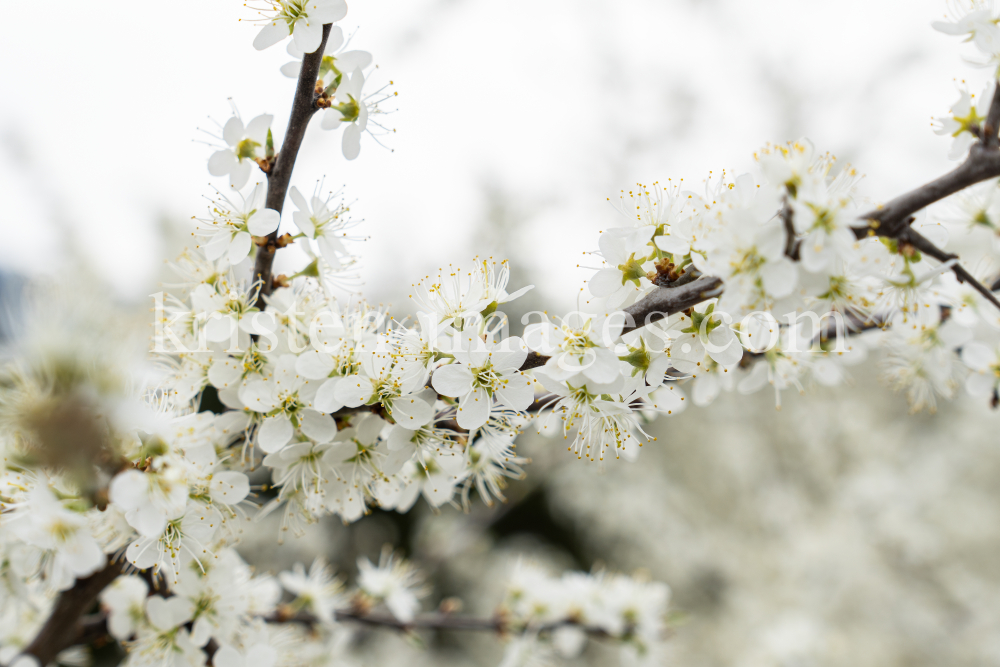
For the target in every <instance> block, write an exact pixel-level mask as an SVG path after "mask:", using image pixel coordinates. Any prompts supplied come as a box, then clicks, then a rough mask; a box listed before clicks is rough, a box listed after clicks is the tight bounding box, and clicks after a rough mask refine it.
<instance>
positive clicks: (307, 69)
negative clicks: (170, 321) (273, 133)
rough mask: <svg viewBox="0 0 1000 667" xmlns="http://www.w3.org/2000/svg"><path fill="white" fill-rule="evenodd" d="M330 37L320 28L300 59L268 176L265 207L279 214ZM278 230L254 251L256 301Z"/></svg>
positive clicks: (264, 287) (263, 291)
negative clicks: (282, 133) (314, 45)
mask: <svg viewBox="0 0 1000 667" xmlns="http://www.w3.org/2000/svg"><path fill="white" fill-rule="evenodd" d="M329 36H330V25H325V26H323V40H322V41H321V42H320V45H319V48H317V49H316V50H315V51H313V52H312V53H308V54H306V55H305V57H304V58H303V59H302V69H301V70H300V71H299V82H298V84H297V85H296V87H295V98H294V99H293V100H292V113H291V116H290V117H289V119H288V128H287V129H286V130H285V139H284V141H283V142H282V144H281V150H280V151H278V155H277V157H276V159H275V162H274V166H273V167H272V168H271V170H270V172H269V173H268V174H267V203H266V204H265V206H267V208H270V209H274V210H275V211H277V212H278V213H281V210H282V208H283V207H284V205H285V197H286V195H287V194H288V184H289V182H290V181H291V178H292V170H293V169H294V168H295V158H296V157H298V154H299V147H300V146H301V145H302V139H303V137H304V136H305V134H306V127H308V125H309V119H311V118H312V116H313V114H314V113H316V111H317V110H318V109H319V107H317V106H316V98H317V95H316V79H317V77H318V76H319V67H320V64H321V63H322V62H323V51H324V50H325V49H326V40H327V38H328V37H329ZM277 241H278V230H274V231H273V232H272V233H271V234H269V235H268V236H267V243H266V244H265V245H263V246H261V247H260V248H258V250H257V261H256V262H255V263H254V267H253V275H254V279H258V278H259V279H260V281H261V285H260V293H259V294H258V296H257V298H258V299H260V298H261V297H263V296H267V295H268V294H270V293H271V287H272V283H271V266H272V265H273V264H274V255H275V253H276V252H277V251H278V244H277Z"/></svg>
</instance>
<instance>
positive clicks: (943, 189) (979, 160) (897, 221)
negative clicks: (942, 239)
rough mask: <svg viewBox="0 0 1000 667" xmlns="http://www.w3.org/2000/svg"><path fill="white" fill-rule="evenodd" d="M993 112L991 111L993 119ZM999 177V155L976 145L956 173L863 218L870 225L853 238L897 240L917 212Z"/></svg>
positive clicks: (858, 228) (881, 207)
mask: <svg viewBox="0 0 1000 667" xmlns="http://www.w3.org/2000/svg"><path fill="white" fill-rule="evenodd" d="M993 111H994V109H993V107H991V108H990V114H991V115H992V114H993ZM997 113H998V114H1000V111H997ZM997 176H1000V151H998V150H997V149H996V148H987V147H986V146H984V145H983V144H981V143H976V144H973V146H972V148H970V149H969V156H968V157H967V158H966V159H965V162H963V163H962V164H960V165H959V166H958V167H957V168H956V169H954V170H952V171H950V172H948V173H947V174H945V175H944V176H941V177H940V178H937V179H934V180H933V181H931V182H930V183H926V184H924V185H922V186H920V187H919V188H917V189H915V190H911V191H910V192H907V193H906V194H903V195H900V196H899V197H896V198H895V199H893V200H891V201H890V202H889V203H887V204H884V205H882V206H880V207H879V208H876V209H874V210H872V211H869V212H868V213H865V214H864V215H862V216H861V218H862V220H866V221H867V223H868V224H866V225H864V226H859V227H855V228H854V235H855V236H856V237H857V238H859V239H861V238H865V237H866V236H871V235H873V234H876V235H878V236H889V237H897V236H899V233H900V232H901V231H902V229H903V228H904V227H906V226H907V224H908V220H909V219H910V216H912V215H913V214H914V213H916V212H917V211H920V210H922V209H924V208H926V207H927V206H930V205H931V204H933V203H934V202H937V201H940V200H942V199H944V198H945V197H948V196H950V195H953V194H955V193H956V192H959V191H961V190H964V189H965V188H967V187H969V186H971V185H975V184H976V183H981V182H982V181H986V180H989V179H991V178H996V177H997Z"/></svg>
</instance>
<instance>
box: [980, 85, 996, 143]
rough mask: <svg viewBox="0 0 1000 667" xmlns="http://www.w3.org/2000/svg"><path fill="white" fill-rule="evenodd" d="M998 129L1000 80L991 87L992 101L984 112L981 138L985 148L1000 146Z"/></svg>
mask: <svg viewBox="0 0 1000 667" xmlns="http://www.w3.org/2000/svg"><path fill="white" fill-rule="evenodd" d="M998 130H1000V81H998V82H997V83H996V84H995V85H994V87H993V101H992V102H991V103H990V110H989V112H987V114H986V125H985V126H984V127H983V134H984V136H983V137H982V138H981V140H982V141H983V143H984V145H985V146H986V147H987V148H993V149H996V148H998V147H1000V142H998V139H997V131H998Z"/></svg>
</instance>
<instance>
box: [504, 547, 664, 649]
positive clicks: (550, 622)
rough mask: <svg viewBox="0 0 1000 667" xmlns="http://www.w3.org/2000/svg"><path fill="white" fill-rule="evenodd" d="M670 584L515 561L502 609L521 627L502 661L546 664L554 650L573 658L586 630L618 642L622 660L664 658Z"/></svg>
mask: <svg viewBox="0 0 1000 667" xmlns="http://www.w3.org/2000/svg"><path fill="white" fill-rule="evenodd" d="M669 602H670V589H669V588H668V587H667V586H666V584H660V583H656V582H650V581H646V580H645V579H643V578H642V577H630V576H627V575H623V574H611V573H608V572H603V571H597V572H594V573H592V574H587V573H584V572H566V573H563V574H562V575H561V576H559V577H554V576H552V575H551V574H549V573H548V572H547V571H545V570H544V569H542V568H541V567H539V566H537V565H534V564H532V563H529V562H525V561H520V562H518V563H517V564H516V566H515V568H514V571H513V573H512V574H511V578H510V581H509V582H508V584H507V594H506V598H505V600H504V603H503V605H502V607H501V611H502V613H503V614H504V618H505V621H506V623H507V624H508V625H509V626H511V627H515V628H520V629H521V630H522V633H521V635H520V637H519V638H518V639H517V640H515V641H513V642H511V643H510V644H509V645H508V646H507V650H506V654H505V656H504V662H503V663H501V664H502V665H503V666H505V667H506V666H508V665H510V666H513V665H526V664H536V663H535V662H532V660H535V661H538V662H539V663H541V664H544V661H545V660H546V659H547V658H549V657H550V656H552V655H558V656H559V657H562V658H565V659H567V660H571V659H573V658H576V657H577V656H578V655H579V654H580V652H581V651H582V650H583V648H584V646H585V645H586V641H587V635H588V634H592V635H599V636H601V637H606V638H608V639H609V640H611V641H613V642H615V643H616V644H617V646H618V647H619V649H620V651H621V653H622V655H621V661H622V664H626V665H628V664H662V661H663V645H664V641H665V638H666V631H667V625H666V623H667V612H668V604H669Z"/></svg>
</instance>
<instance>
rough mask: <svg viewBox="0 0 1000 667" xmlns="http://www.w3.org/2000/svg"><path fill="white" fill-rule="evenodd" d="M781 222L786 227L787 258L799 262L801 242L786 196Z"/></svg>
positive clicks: (782, 205)
mask: <svg viewBox="0 0 1000 667" xmlns="http://www.w3.org/2000/svg"><path fill="white" fill-rule="evenodd" d="M780 215H781V222H782V224H784V226H785V256H786V257H788V258H790V259H792V260H793V261H796V262H797V261H799V242H798V241H797V240H796V238H795V221H794V219H793V216H794V215H795V214H794V213H793V212H792V207H791V205H790V204H789V203H788V195H787V194H786V195H785V197H784V200H783V201H782V203H781V213H780Z"/></svg>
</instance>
